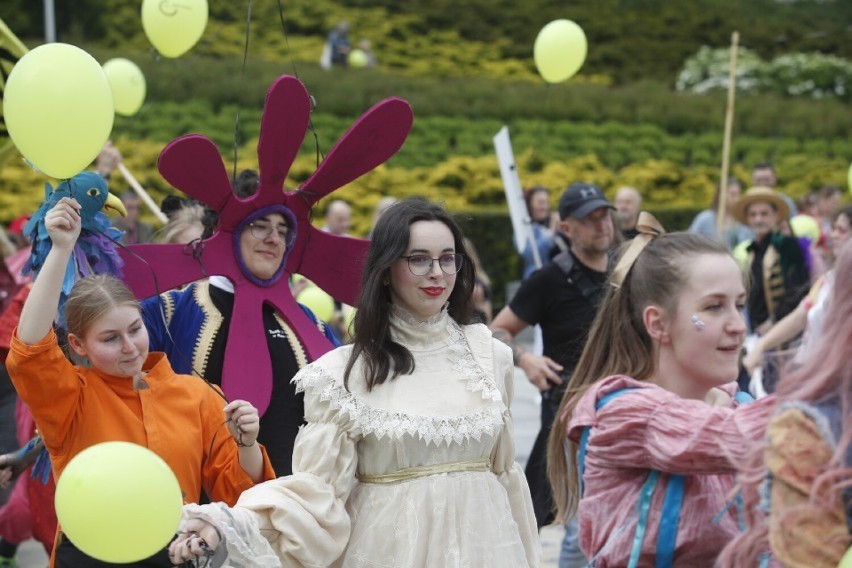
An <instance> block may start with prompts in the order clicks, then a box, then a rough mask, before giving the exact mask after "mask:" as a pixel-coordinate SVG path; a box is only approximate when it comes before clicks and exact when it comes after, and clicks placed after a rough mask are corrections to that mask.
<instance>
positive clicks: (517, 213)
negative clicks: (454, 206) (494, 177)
mask: <svg viewBox="0 0 852 568" xmlns="http://www.w3.org/2000/svg"><path fill="white" fill-rule="evenodd" d="M494 150H495V151H496V152H497V162H499V164H500V176H501V177H502V178H503V191H504V192H505V193H506V203H508V204H509V216H510V217H511V219H512V229H513V230H514V232H515V248H516V249H517V250H518V254H521V253H523V252H524V249H525V248H526V246H527V242H530V243H533V242H534V239H533V235H532V225H531V220H530V215H529V211H527V204H526V202H525V201H524V192H523V190H522V189H521V179H520V177H518V168H517V167H516V166H515V154H514V152H513V151H512V140H511V139H510V138H509V128H508V127H507V126H504V127H503V128H501V129H500V132H498V133H497V134H496V135H495V136H494ZM531 249H532V252H533V257H534V259H535V264H536V266H541V259H540V258H539V255H538V247H536V246H532V247H531Z"/></svg>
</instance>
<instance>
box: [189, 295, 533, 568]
mask: <svg viewBox="0 0 852 568" xmlns="http://www.w3.org/2000/svg"><path fill="white" fill-rule="evenodd" d="M391 331H392V335H393V338H394V340H395V341H397V342H398V343H400V344H402V345H404V346H405V347H407V348H408V349H409V350H410V351H411V353H412V354H413V356H414V360H415V364H416V367H415V370H414V372H413V373H412V374H411V375H405V376H400V377H397V378H396V379H394V380H390V381H387V382H385V383H383V384H381V385H378V386H376V387H375V388H374V389H373V390H372V392H367V389H366V387H365V384H364V381H363V379H362V378H361V367H360V366H359V365H357V364H356V366H355V368H354V371H353V373H352V374H351V375H350V380H349V389H350V390H349V391H347V390H346V389H345V388H344V386H343V372H344V369H345V367H346V363H347V361H348V359H349V353H350V350H351V346H343V347H340V348H338V349H336V350H334V351H332V352H330V353H328V354H326V355H325V356H323V357H322V358H320V359H318V360H317V361H316V362H314V363H313V364H311V365H308V366H307V367H305V368H304V369H302V370H301V371H300V372H299V373H298V374H297V375H296V377H295V378H294V379H293V380H294V382H296V384H297V386H298V388H299V389H300V390H304V391H305V417H306V420H307V422H308V424H307V425H306V426H304V427H303V428H302V430H301V432H300V433H299V436H298V437H297V439H296V447H295V450H294V452H293V472H294V473H293V475H291V476H288V477H282V478H279V479H277V480H274V481H269V482H266V483H264V484H262V485H258V486H256V487H254V488H252V489H249V490H248V491H246V492H244V493H243V495H242V497H241V498H240V500H239V502H238V503H237V506H236V507H235V508H234V509H231V510H226V509H224V508H223V507H222V508H221V510H219V511H215V510H213V508H209V506H202V507H197V508H196V509H195V511H196V514H197V513H198V512H200V513H202V514H204V516H205V517H208V518H213V519H214V520H215V519H217V518H218V519H219V520H218V521H217V523H216V524H217V525H219V526H220V529H222V531H223V533H224V535H225V538H226V541H227V546H228V551H229V562H230V564H229V565H232V566H276V565H279V564H278V563H277V562H275V559H274V558H273V557H277V560H278V561H279V562H280V563H281V564H280V565H283V566H343V567H352V568H355V567H365V568H366V567H371V568H372V567H383V568H384V567H387V568H391V567H393V568H402V567H406V568H408V567H435V568H439V567H440V568H447V567H459V568H462V567H483V568H485V567H488V568H502V567H505V568H525V567H528V566H538V565H539V558H540V545H539V538H538V532H537V529H536V523H535V516H534V515H533V511H532V502H531V500H530V494H529V489H528V487H527V482H526V478H525V477H524V474H523V471H522V470H521V468H520V466H519V465H518V464H517V463H516V462H515V447H514V443H513V441H512V420H511V415H510V413H509V409H508V407H509V403H510V401H511V397H512V376H513V367H512V357H511V352H510V350H509V348H508V347H506V346H505V345H503V344H502V343H500V342H499V341H496V340H495V339H493V338H492V337H491V333H490V331H489V330H488V328H487V327H485V326H484V325H471V326H459V325H458V324H456V323H455V321H453V320H452V318H450V317H449V316H448V315H447V312H446V311H443V312H442V313H441V314H439V315H437V316H435V317H434V318H432V319H431V320H430V321H428V322H425V323H419V322H417V321H416V320H415V319H414V318H412V317H411V316H410V315H409V314H408V313H407V312H405V311H403V310H401V309H399V308H396V307H394V308H393V314H392V316H391ZM205 507H208V509H206V510H205ZM213 507H215V506H213ZM258 529H259V530H260V534H262V535H263V536H264V537H265V539H266V541H267V542H268V543H269V545H271V549H266V546H265V544H266V543H265V542H264V543H263V548H264V549H265V550H256V548H257V543H256V542H254V543H253V542H252V535H253V534H254V535H256V534H257V530H258ZM265 562H268V563H265Z"/></svg>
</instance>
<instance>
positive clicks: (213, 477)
mask: <svg viewBox="0 0 852 568" xmlns="http://www.w3.org/2000/svg"><path fill="white" fill-rule="evenodd" d="M79 211H80V205H79V204H78V203H77V201H75V200H73V199H69V198H63V199H62V200H61V201H59V203H57V205H56V206H54V207H53V209H51V210H50V211H49V212H48V213H47V215H46V217H45V226H46V229H47V231H48V234H49V236H50V239H51V241H52V247H51V249H50V252H49V253H48V255H47V258H46V259H45V262H44V265H43V267H42V269H41V272H40V273H39V276H38V278H37V280H36V281H35V283H34V284H33V287H32V291H31V292H30V295H29V297H28V298H27V300H26V303H25V304H24V308H23V311H22V313H21V319H20V322H19V324H18V327H17V329H16V331H15V334H14V336H13V338H12V345H11V351H10V353H9V357H8V359H7V366H8V369H9V374H10V376H11V378H12V381H13V383H14V384H15V388H16V389H17V391H18V393H19V395H20V397H21V399H22V400H23V401H24V402H25V403H27V405H28V406H29V407H30V409H31V410H32V413H33V416H34V417H35V419H36V421H37V423H38V425H39V431H40V433H41V435H42V439H43V441H44V443H45V446H46V447H47V448H48V450H49V451H50V455H51V461H52V463H53V469H54V474H55V476H56V478H57V479H58V478H59V477H61V475H62V471H63V469H64V468H65V466H66V465H67V464H68V462H69V461H71V459H73V458H74V456H76V455H77V454H78V453H80V452H81V451H82V450H84V449H86V448H88V447H90V446H92V445H94V444H98V443H101V442H106V441H113V440H123V441H128V442H133V443H137V444H139V445H142V446H145V447H147V448H149V449H151V450H152V451H154V452H155V453H157V454H158V455H159V456H160V457H162V458H163V459H164V460H165V461H166V463H168V464H169V466H170V467H171V469H172V470H173V471H174V473H175V475H176V477H177V479H178V482H179V484H180V487H181V490H182V491H183V494H184V499H185V501H186V502H187V503H189V502H196V501H198V500H199V498H200V496H201V491H202V489H203V490H204V491H205V492H207V493H208V495H210V497H211V498H212V499H217V500H218V499H222V500H225V501H226V502H231V503H234V502H236V500H237V498H238V497H239V495H240V493H242V491H243V490H244V489H247V488H249V487H251V486H252V485H254V484H255V483H257V482H260V481H263V480H266V479H271V478H274V472H273V471H272V467H271V465H270V463H269V460H268V458H267V457H266V453H265V451H263V450H262V449H261V447H260V446H258V444H256V439H257V434H258V429H259V418H258V413H257V409H255V408H254V407H253V406H251V405H250V404H249V403H247V402H245V401H239V400H235V401H233V402H230V403H227V404H225V403H223V400H222V399H223V397H222V395H221V393H219V392H217V391H214V390H213V389H212V388H211V387H209V386H208V385H207V384H205V383H204V382H203V381H201V380H199V379H197V378H194V377H185V376H180V375H177V374H175V373H174V371H172V369H171V366H170V365H169V362H168V360H167V359H166V357H165V356H164V355H163V354H162V353H152V354H149V353H148V333H147V331H146V329H145V326H144V325H143V324H142V319H141V315H140V308H139V304H138V302H136V299H135V298H134V297H133V295H132V293H131V292H130V291H129V290H128V289H127V287H126V286H125V285H124V284H123V283H121V282H120V281H118V280H116V279H115V278H112V277H108V276H94V277H88V278H84V279H83V280H80V281H79V282H77V284H76V285H75V286H74V289H73V291H72V292H71V295H70V296H69V298H68V301H67V303H66V305H65V309H66V315H67V322H68V343H69V345H70V347H71V349H72V350H73V351H74V353H75V354H76V355H77V356H78V357H85V358H86V359H88V361H89V363H90V365H91V366H90V367H84V366H79V365H73V364H72V363H71V362H70V361H69V360H68V359H67V358H66V357H65V354H64V353H63V351H62V349H61V348H60V346H59V345H58V343H57V339H56V335H55V333H54V331H53V329H52V324H53V320H54V316H55V315H56V309H57V304H58V302H59V293H60V289H61V286H62V281H63V278H64V274H65V269H66V266H67V264H68V261H69V258H70V255H71V251H72V250H73V248H74V245H75V243H76V241H77V238H78V237H79V235H80V227H81V222H80V214H79ZM223 406H224V409H223ZM226 423H227V425H228V429H229V430H230V432H231V436H228V435H227V434H225V433H224V432H225V430H222V431H220V428H221V427H222V426H224V425H225V424H226ZM51 562H52V564H51V565H52V566H59V567H62V566H74V567H75V568H76V567H81V566H82V567H89V566H111V564H105V563H102V562H100V561H97V560H94V559H92V558H90V557H88V556H86V555H85V554H84V553H83V552H81V551H79V550H78V549H77V548H76V547H75V546H74V545H73V543H71V542H70V541H69V540H68V539H67V537H66V536H65V535H63V534H62V533H61V527H60V532H59V537H58V539H57V547H56V549H55V550H54V556H53V558H52V559H51ZM122 566H164V567H165V566H171V564H170V563H169V560H168V557H167V555H166V554H165V553H164V552H161V553H159V554H157V555H155V556H153V557H151V558H149V559H147V560H144V561H140V562H139V563H136V564H129V565H127V564H122Z"/></svg>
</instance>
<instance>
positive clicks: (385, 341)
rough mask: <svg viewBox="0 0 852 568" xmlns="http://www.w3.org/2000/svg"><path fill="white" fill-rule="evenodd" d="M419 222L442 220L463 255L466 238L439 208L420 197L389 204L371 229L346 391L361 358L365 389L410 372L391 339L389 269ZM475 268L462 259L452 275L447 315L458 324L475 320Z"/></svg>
mask: <svg viewBox="0 0 852 568" xmlns="http://www.w3.org/2000/svg"><path fill="white" fill-rule="evenodd" d="M417 221H440V222H441V223H443V224H444V225H446V226H447V228H448V229H450V232H452V234H453V240H454V241H455V249H456V253H461V254H463V255H464V254H466V252H467V251H466V249H465V246H464V235H462V232H461V229H460V228H459V225H458V223H456V221H455V219H453V217H452V215H450V214H449V213H448V212H447V211H446V210H445V209H444V208H443V207H441V206H440V205H436V204H434V203H430V202H429V201H427V200H426V199H423V198H422V197H412V198H408V199H405V200H403V201H400V202H398V203H395V204H394V205H391V206H390V208H388V210H387V211H386V212H385V213H384V215H382V216H381V217H380V218H379V222H378V223H376V227H375V229H374V230H373V234H372V239H371V241H370V249H369V252H368V253H367V259H366V261H365V262H364V272H363V275H362V277H361V297H360V299H359V301H358V311H357V312H356V313H355V321H354V332H355V339H354V341H353V342H352V353H351V354H350V356H349V362H348V363H347V365H346V372H345V373H344V375H343V384H344V385H345V386H346V387H347V389H348V388H349V374H350V373H351V372H352V368H353V367H354V365H355V362H356V361H357V360H358V358H359V357H360V358H362V359H363V365H364V378H365V380H366V383H367V390H372V389H373V387H374V386H376V385H380V384H382V383H383V382H385V381H386V380H387V379H388V377H389V376H390V378H391V380H393V379H395V378H396V377H398V376H399V375H407V374H409V373H411V372H412V371H414V357H413V356H412V355H411V352H410V351H409V350H408V349H406V348H405V347H404V346H402V345H400V344H399V343H397V342H395V341H394V340H393V339H391V335H390V310H391V295H390V286H388V285H387V284H386V283H387V282H388V279H389V278H390V274H389V272H390V267H391V265H393V263H395V262H397V261H398V260H399V258H400V257H401V256H402V255H404V254H405V249H407V248H408V241H409V238H410V235H411V225H412V224H413V223H416V222H417ZM475 278H476V269H475V268H474V266H473V262H471V261H470V259H467V258H466V259H465V260H464V262H463V264H462V267H461V270H460V271H459V272H458V274H457V275H456V284H455V286H454V287H453V291H452V293H450V298H449V300H448V304H449V306H448V311H449V314H450V317H452V318H453V319H454V320H455V321H456V322H458V323H459V324H469V323H471V322H472V321H473V287H474V282H475Z"/></svg>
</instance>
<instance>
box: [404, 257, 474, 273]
mask: <svg viewBox="0 0 852 568" xmlns="http://www.w3.org/2000/svg"><path fill="white" fill-rule="evenodd" d="M400 258H404V259H406V260H407V261H408V270H410V271H411V273H412V274H413V275H415V276H425V275H427V274H429V273H430V272H431V271H432V263H433V262H435V261H436V260H437V261H438V266H440V267H441V270H443V271H444V274H455V273H457V272H458V271H459V270H461V267H462V264H464V255H463V254H461V253H457V252H453V253H447V254H442V255H441V256H439V257H438V258H432V257H430V256H427V255H425V254H412V255H409V256H401V257H400Z"/></svg>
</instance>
